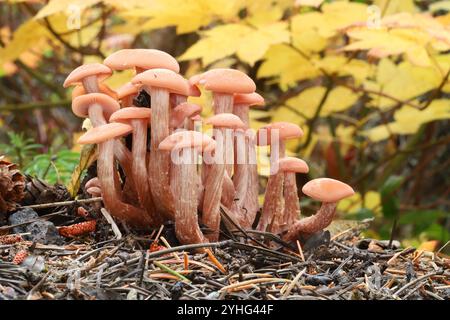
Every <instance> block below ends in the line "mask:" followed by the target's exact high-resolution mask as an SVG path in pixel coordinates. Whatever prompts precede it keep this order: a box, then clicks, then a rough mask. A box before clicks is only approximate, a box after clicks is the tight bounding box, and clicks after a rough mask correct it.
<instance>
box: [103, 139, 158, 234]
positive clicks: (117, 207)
mask: <svg viewBox="0 0 450 320" xmlns="http://www.w3.org/2000/svg"><path fill="white" fill-rule="evenodd" d="M114 144H115V143H114V140H108V141H105V142H102V143H100V144H99V157H98V164H97V165H98V177H99V180H100V184H101V190H102V196H103V202H104V203H105V207H106V208H107V209H108V211H109V212H110V213H111V214H112V215H113V216H116V217H117V218H119V219H123V220H126V221H128V222H130V223H131V224H133V225H136V226H141V227H144V226H149V225H150V221H149V220H148V219H147V216H146V214H145V212H144V211H143V210H141V209H138V208H136V207H134V206H131V205H129V204H126V203H124V202H122V201H120V200H119V197H118V191H117V189H116V187H115V183H114V176H115V169H114Z"/></svg>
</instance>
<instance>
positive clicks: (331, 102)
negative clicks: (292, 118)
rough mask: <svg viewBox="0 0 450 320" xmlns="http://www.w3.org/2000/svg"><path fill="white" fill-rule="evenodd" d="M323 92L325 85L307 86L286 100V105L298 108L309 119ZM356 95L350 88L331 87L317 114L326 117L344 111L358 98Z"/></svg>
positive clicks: (322, 96)
mask: <svg viewBox="0 0 450 320" xmlns="http://www.w3.org/2000/svg"><path fill="white" fill-rule="evenodd" d="M325 93H326V88H325V87H313V88H309V89H306V90H304V91H302V92H301V93H300V94H298V95H297V96H295V97H293V98H291V99H289V100H287V101H286V105H287V106H289V107H291V108H292V109H295V110H298V111H299V112H301V113H302V114H303V115H304V116H305V117H306V118H308V119H310V118H312V117H314V115H315V114H316V112H317V109H318V108H319V105H320V103H321V101H322V99H323V98H324V95H325ZM358 97H359V96H358V94H356V93H354V92H353V91H352V90H350V89H348V88H345V87H342V86H338V87H336V88H334V89H332V90H331V92H330V93H329V94H328V97H327V98H326V101H325V103H324V104H323V106H322V109H321V110H320V112H319V116H320V117H326V116H328V115H330V114H332V113H334V112H342V111H345V110H347V109H348V108H350V107H351V106H352V105H353V104H354V103H355V102H356V101H357V100H358Z"/></svg>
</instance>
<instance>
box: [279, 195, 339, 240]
mask: <svg viewBox="0 0 450 320" xmlns="http://www.w3.org/2000/svg"><path fill="white" fill-rule="evenodd" d="M336 207H337V202H323V203H322V205H321V207H320V209H319V210H318V211H317V213H316V214H315V215H312V216H309V217H306V218H303V219H301V220H298V221H297V222H295V224H294V225H293V226H291V227H290V228H289V231H288V233H287V234H286V235H285V237H284V238H285V239H286V240H287V241H293V240H296V239H298V236H299V235H305V236H308V235H311V234H314V233H316V232H318V231H320V230H323V229H324V228H326V227H327V226H329V225H330V223H331V222H332V221H333V218H334V216H335V214H336Z"/></svg>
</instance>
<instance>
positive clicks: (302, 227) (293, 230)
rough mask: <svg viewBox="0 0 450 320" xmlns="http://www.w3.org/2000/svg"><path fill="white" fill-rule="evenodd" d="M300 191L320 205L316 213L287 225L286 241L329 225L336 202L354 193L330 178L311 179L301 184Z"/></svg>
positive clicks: (341, 183) (333, 214)
mask: <svg viewBox="0 0 450 320" xmlns="http://www.w3.org/2000/svg"><path fill="white" fill-rule="evenodd" d="M302 192H303V193H304V194H306V195H307V196H309V197H311V198H313V199H314V200H317V201H321V202H322V205H321V207H320V209H319V211H317V213H316V214H314V215H312V216H310V217H307V218H303V219H300V220H298V221H297V222H295V223H294V224H293V225H291V226H290V227H289V230H288V232H287V234H286V235H285V237H284V238H285V239H286V240H287V241H294V240H296V239H298V238H299V237H300V236H303V237H308V236H311V235H312V234H314V233H316V232H318V231H320V230H323V229H324V228H326V227H327V226H329V225H330V223H331V222H332V221H333V218H334V216H335V214H336V207H337V204H338V202H339V201H340V200H342V199H344V198H347V197H350V196H352V195H354V194H355V191H353V189H352V187H350V186H349V185H348V184H346V183H343V182H341V181H338V180H334V179H330V178H319V179H314V180H311V181H309V182H308V183H306V184H305V185H304V186H303V188H302Z"/></svg>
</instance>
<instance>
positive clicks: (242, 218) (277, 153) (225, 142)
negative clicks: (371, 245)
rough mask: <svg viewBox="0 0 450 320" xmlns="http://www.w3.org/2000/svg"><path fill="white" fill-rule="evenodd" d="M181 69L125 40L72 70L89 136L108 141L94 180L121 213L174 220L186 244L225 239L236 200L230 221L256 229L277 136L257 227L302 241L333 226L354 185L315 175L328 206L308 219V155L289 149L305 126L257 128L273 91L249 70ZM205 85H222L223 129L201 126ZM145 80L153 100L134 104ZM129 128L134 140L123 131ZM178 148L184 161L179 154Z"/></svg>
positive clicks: (216, 106)
mask: <svg viewBox="0 0 450 320" xmlns="http://www.w3.org/2000/svg"><path fill="white" fill-rule="evenodd" d="M125 69H134V70H135V73H136V75H135V76H134V77H133V79H132V80H131V82H129V83H127V84H125V85H123V86H122V87H121V88H119V89H118V90H117V91H113V90H112V89H110V88H109V87H108V86H107V85H105V84H104V83H103V82H102V81H103V80H105V79H106V78H108V77H110V76H111V75H112V73H113V70H125ZM179 70H180V69H179V65H178V63H177V61H176V60H175V59H174V58H173V57H172V56H170V55H169V54H167V53H165V52H162V51H159V50H153V49H124V50H120V51H117V52H115V53H113V54H112V55H110V56H109V57H107V58H106V59H105V60H104V62H103V64H100V63H91V64H85V65H82V66H80V67H78V68H76V69H75V70H73V71H72V72H71V73H70V74H69V76H68V77H67V79H66V80H65V82H64V87H68V86H72V85H74V86H76V87H75V88H74V90H73V93H72V99H73V101H72V110H73V112H74V113H75V114H76V115H77V116H79V117H85V118H89V119H90V121H91V123H92V129H90V130H88V131H87V132H86V133H85V134H84V135H83V136H82V137H81V138H80V139H79V143H81V144H97V145H98V158H97V176H98V177H97V178H94V179H92V180H90V181H89V182H88V183H87V184H86V188H87V191H88V193H90V194H91V195H93V196H100V195H101V196H102V197H103V202H104V205H105V207H106V209H107V210H108V211H109V212H110V213H111V215H112V216H114V217H116V218H117V219H120V220H122V221H124V222H127V223H128V224H130V225H133V226H135V227H138V228H155V227H158V226H160V225H161V224H163V223H165V222H167V221H174V223H175V232H176V236H177V238H178V240H179V241H180V243H182V244H191V243H203V242H208V241H211V242H212V241H217V240H218V239H219V230H220V223H221V214H220V212H221V207H222V208H226V209H228V210H227V213H228V214H229V217H230V218H231V220H232V223H230V221H223V222H224V223H228V225H230V226H233V225H234V226H240V227H241V228H243V229H250V228H252V226H253V224H254V223H255V218H256V216H257V212H258V211H259V209H260V208H259V204H258V191H259V190H258V189H259V188H258V185H259V180H258V173H257V166H256V161H255V159H256V151H255V150H256V146H257V145H269V146H270V147H271V149H270V150H271V157H270V159H271V167H272V168H277V170H276V171H275V170H272V174H271V176H270V177H269V180H268V183H267V189H266V192H265V199H264V204H263V207H262V210H261V216H260V219H259V222H258V224H257V229H258V230H259V231H268V232H272V233H277V234H281V235H282V236H283V238H284V239H285V240H286V241H295V240H296V239H299V238H300V237H302V238H305V237H308V236H309V235H312V234H314V233H315V232H318V231H320V230H322V229H324V228H325V227H327V226H328V225H329V224H330V223H331V221H332V219H333V217H334V215H335V212H336V205H337V202H338V201H339V200H341V199H343V198H345V197H348V196H351V195H352V194H353V193H354V191H353V189H352V188H351V187H350V186H348V185H347V184H345V183H342V182H340V181H337V180H333V179H327V178H320V179H315V180H312V181H310V182H308V183H307V184H305V185H304V186H303V189H302V191H303V193H304V194H306V195H308V196H309V197H311V198H313V199H315V200H318V201H321V202H322V206H321V208H320V209H319V210H318V212H317V213H316V214H315V215H312V216H310V217H307V218H303V219H300V205H299V198H298V192H297V186H296V179H295V173H307V172H308V170H309V169H308V165H307V164H306V163H305V162H304V161H303V160H301V159H297V158H292V157H286V155H285V153H286V151H285V141H286V140H287V139H299V138H300V137H301V136H302V135H303V132H302V130H301V129H300V128H299V127H298V126H297V125H295V124H292V123H287V122H277V123H272V124H269V125H267V126H265V127H263V128H261V129H259V131H258V133H257V134H252V131H251V130H248V129H249V107H251V106H258V105H263V104H264V99H263V98H262V97H261V96H260V95H259V94H257V93H256V92H255V89H256V86H255V83H254V82H253V80H252V79H250V78H249V77H248V76H247V75H246V74H244V73H242V72H241V71H238V70H233V69H212V70H209V71H207V72H205V73H203V74H199V75H195V76H193V77H191V78H190V79H189V80H186V79H185V78H183V77H182V76H181V75H180V74H179V73H178V72H179ZM198 86H203V88H204V89H205V90H209V91H211V92H212V96H213V103H212V107H213V111H214V116H212V117H210V118H209V119H207V120H206V121H205V123H206V124H209V125H212V127H213V138H211V137H209V136H208V135H206V134H204V133H202V132H199V131H196V129H197V126H196V122H200V123H201V121H202V119H201V117H200V113H201V111H202V107H201V106H199V105H196V104H193V103H189V102H187V99H188V97H198V96H200V94H201V93H200V90H199V88H198ZM141 90H145V92H147V93H148V94H149V95H150V97H151V108H145V107H144V108H143V107H136V106H134V105H133V100H134V98H135V97H136V96H137V95H138V94H139V93H140V92H141ZM148 127H150V150H149V152H148V151H147V139H149V138H148V135H147V130H148ZM230 132H231V133H232V134H229V133H230ZM129 134H132V144H131V150H130V149H129V148H128V147H127V146H126V144H125V143H124V141H123V139H121V138H122V137H124V136H126V135H129ZM175 154H176V155H177V158H178V160H179V161H174V155H175ZM200 155H201V156H203V159H205V158H207V155H209V157H210V158H212V159H213V161H209V162H208V163H205V162H206V161H204V162H203V163H201V165H199V163H198V161H195V160H196V159H198V158H199V156H200ZM237 158H239V159H238V160H239V161H237ZM230 159H231V161H230ZM119 167H120V168H121V169H122V173H124V175H123V174H122V175H121V174H119ZM124 176H125V178H124ZM200 225H203V226H204V228H202V229H201V228H200Z"/></svg>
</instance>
